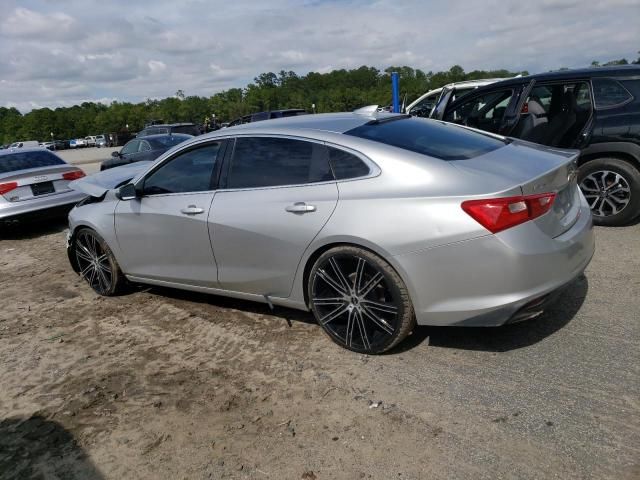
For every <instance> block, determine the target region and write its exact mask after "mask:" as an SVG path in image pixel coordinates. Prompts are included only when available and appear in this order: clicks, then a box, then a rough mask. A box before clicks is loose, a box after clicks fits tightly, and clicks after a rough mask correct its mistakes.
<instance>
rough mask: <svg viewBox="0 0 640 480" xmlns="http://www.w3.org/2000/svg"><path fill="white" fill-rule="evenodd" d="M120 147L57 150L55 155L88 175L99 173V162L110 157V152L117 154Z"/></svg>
mask: <svg viewBox="0 0 640 480" xmlns="http://www.w3.org/2000/svg"><path fill="white" fill-rule="evenodd" d="M121 148H122V147H112V148H95V147H89V148H78V149H77V150H76V149H69V150H58V151H57V152H55V153H57V154H58V155H59V156H60V157H61V158H62V159H63V160H64V161H65V162H68V163H71V164H73V165H77V166H79V167H80V168H82V170H84V172H85V173H86V174H87V175H89V174H91V173H96V172H98V171H100V162H102V161H103V160H106V159H107V158H110V157H111V152H119V151H120V149H121Z"/></svg>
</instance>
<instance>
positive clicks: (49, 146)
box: [40, 142, 56, 150]
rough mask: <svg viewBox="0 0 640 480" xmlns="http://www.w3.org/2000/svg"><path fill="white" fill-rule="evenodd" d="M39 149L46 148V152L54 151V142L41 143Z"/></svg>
mask: <svg viewBox="0 0 640 480" xmlns="http://www.w3.org/2000/svg"><path fill="white" fill-rule="evenodd" d="M40 146H41V147H43V148H46V149H47V150H55V149H56V144H55V143H54V142H42V143H41V144H40Z"/></svg>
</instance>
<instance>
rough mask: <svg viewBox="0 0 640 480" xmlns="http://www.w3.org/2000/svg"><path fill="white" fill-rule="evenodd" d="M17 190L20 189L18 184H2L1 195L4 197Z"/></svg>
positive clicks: (0, 186) (0, 187)
mask: <svg viewBox="0 0 640 480" xmlns="http://www.w3.org/2000/svg"><path fill="white" fill-rule="evenodd" d="M16 188H18V182H9V183H0V195H4V194H5V193H8V192H10V191H11V190H14V189H16Z"/></svg>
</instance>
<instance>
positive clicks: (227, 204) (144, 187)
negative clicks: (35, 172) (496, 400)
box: [68, 110, 594, 353]
mask: <svg viewBox="0 0 640 480" xmlns="http://www.w3.org/2000/svg"><path fill="white" fill-rule="evenodd" d="M577 157H578V154H577V152H567V151H559V150H556V149H551V148H546V147H542V146H537V145H536V146H530V144H528V143H526V142H521V141H518V140H506V139H504V138H502V137H498V136H493V135H489V134H486V133H480V132H476V131H472V130H471V129H466V128H461V127H459V126H456V125H451V124H447V123H444V122H436V121H433V120H427V119H422V118H414V117H411V116H409V115H397V114H375V113H373V114H371V113H369V111H368V110H363V111H359V112H357V113H343V114H325V115H308V116H300V117H292V118H288V119H281V120H277V121H266V122H256V123H250V124H247V125H242V126H238V127H236V128H234V129H232V130H231V129H226V130H218V131H216V132H212V133H210V134H207V135H204V136H200V137H197V138H193V139H190V140H189V141H186V142H184V143H183V144H181V145H180V146H178V147H177V148H175V149H173V150H171V151H170V152H167V153H166V154H165V155H164V156H162V157H160V158H158V159H157V160H156V161H155V162H154V163H153V164H152V165H151V166H148V165H145V166H144V167H141V168H140V170H139V171H137V172H132V171H131V170H127V171H126V172H124V171H123V172H120V171H119V170H121V169H114V170H113V171H112V172H113V173H112V174H111V177H110V178H108V179H104V177H102V180H101V177H100V176H101V175H107V174H110V173H111V171H107V172H100V173H98V174H96V176H94V177H88V178H87V179H82V180H79V181H77V182H74V184H73V185H72V188H77V189H79V190H82V191H85V193H87V194H88V195H92V200H91V201H87V202H83V203H82V204H81V205H79V206H77V207H76V208H74V209H73V210H72V211H71V212H70V214H69V228H70V232H69V237H68V253H69V258H70V261H71V264H72V266H73V268H74V269H75V270H76V271H77V272H79V273H80V274H81V276H82V278H84V279H85V280H86V281H87V282H88V283H89V285H90V286H91V288H93V289H94V290H95V291H96V292H97V293H99V294H101V295H106V296H108V295H114V294H116V293H117V292H118V291H120V290H121V288H122V287H123V286H124V285H125V281H126V280H129V281H131V282H139V283H147V284H152V285H162V286H165V287H175V288H182V289H186V290H195V291H200V292H209V293H213V294H219V295H225V296H232V297H236V298H244V299H249V300H255V301H260V302H265V303H268V304H269V305H284V306H288V307H292V308H298V309H303V310H307V309H309V310H311V311H312V312H313V314H314V315H315V318H316V319H317V321H318V323H319V324H320V325H321V326H322V328H323V329H324V330H325V332H326V333H327V334H328V335H329V336H330V337H331V339H333V340H334V341H335V342H336V343H338V344H339V345H341V346H343V347H345V348H348V349H351V350H355V351H358V352H363V353H380V352H383V351H385V350H388V349H390V348H392V347H393V346H394V345H397V344H398V343H399V342H401V341H402V339H403V338H405V337H406V336H407V335H408V334H409V333H410V332H411V330H412V329H413V327H414V325H415V323H416V322H417V323H418V324H421V325H473V326H479V325H484V326H494V325H503V324H505V323H511V322H516V321H520V320H524V319H527V318H531V317H534V316H537V315H539V314H540V312H541V311H542V310H543V309H544V308H545V305H546V304H547V303H548V301H549V300H550V299H551V298H552V297H553V295H554V294H556V293H557V292H559V289H561V288H562V287H563V286H565V285H567V284H568V283H569V282H571V281H572V280H573V279H575V278H576V277H577V276H579V275H581V273H582V271H583V270H584V269H585V267H586V266H587V264H588V263H589V261H590V260H591V257H592V255H593V252H594V236H593V231H592V224H591V215H590V214H589V206H588V205H587V203H586V201H585V199H584V196H583V195H582V194H581V193H580V190H579V189H578V186H577V184H576V179H575V168H576V167H575V161H576V159H577ZM124 168H127V167H123V169H124ZM129 168H133V165H131V166H130V167H129ZM107 180H108V181H107ZM120 185H121V186H120Z"/></svg>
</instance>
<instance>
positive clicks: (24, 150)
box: [0, 147, 66, 163]
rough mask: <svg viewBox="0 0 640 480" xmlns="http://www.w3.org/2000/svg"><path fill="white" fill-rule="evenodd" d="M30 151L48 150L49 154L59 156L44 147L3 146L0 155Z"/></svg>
mask: <svg viewBox="0 0 640 480" xmlns="http://www.w3.org/2000/svg"><path fill="white" fill-rule="evenodd" d="M30 152H48V153H50V154H51V155H54V156H56V157H58V158H60V156H59V155H56V154H55V153H53V152H52V151H51V150H47V149H46V148H44V147H22V148H5V149H2V150H0V156H2V155H11V154H14V153H30ZM60 159H61V158H60ZM61 160H62V159H61ZM65 163H66V162H65Z"/></svg>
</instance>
